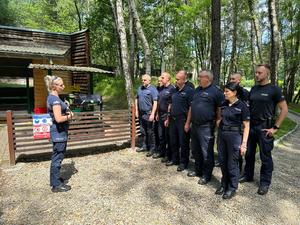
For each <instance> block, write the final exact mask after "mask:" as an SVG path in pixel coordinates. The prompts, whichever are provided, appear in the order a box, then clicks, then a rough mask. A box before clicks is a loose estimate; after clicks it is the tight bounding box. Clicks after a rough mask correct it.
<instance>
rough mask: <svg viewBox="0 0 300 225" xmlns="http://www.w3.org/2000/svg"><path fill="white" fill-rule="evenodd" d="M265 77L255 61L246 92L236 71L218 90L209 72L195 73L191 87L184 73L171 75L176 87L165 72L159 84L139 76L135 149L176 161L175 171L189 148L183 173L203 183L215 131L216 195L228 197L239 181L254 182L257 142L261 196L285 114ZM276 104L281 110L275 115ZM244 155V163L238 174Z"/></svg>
mask: <svg viewBox="0 0 300 225" xmlns="http://www.w3.org/2000/svg"><path fill="white" fill-rule="evenodd" d="M269 75H270V67H269V65H267V64H259V65H257V66H256V70H255V79H256V82H257V84H256V85H255V86H254V87H252V89H251V90H250V92H248V91H247V90H246V89H244V88H242V87H241V86H240V85H239V84H240V81H241V74H239V73H235V74H232V75H231V76H230V82H229V83H227V84H226V85H225V87H224V90H223V91H221V90H220V88H218V87H217V86H216V85H214V84H213V78H214V77H213V73H212V72H211V71H209V70H203V71H201V72H200V73H199V77H198V81H199V86H198V87H197V88H196V89H195V87H194V85H193V84H192V83H190V82H189V81H188V80H187V73H186V72H185V71H179V72H178V73H177V74H176V86H173V85H172V84H171V82H170V81H171V76H170V74H169V73H167V72H164V73H162V74H161V76H160V78H159V84H160V85H158V87H154V86H153V85H151V77H150V76H149V75H147V74H145V75H143V76H142V85H141V86H140V87H139V89H138V92H137V97H136V117H137V118H139V121H140V125H141V126H140V128H141V137H142V146H141V148H139V149H138V150H137V151H138V152H143V151H148V152H147V154H146V156H147V157H151V156H152V157H153V158H162V160H161V161H162V162H163V163H165V165H166V166H172V165H177V166H178V167H177V171H179V172H180V171H183V170H185V169H187V168H188V164H189V161H190V147H191V152H192V155H193V157H194V159H195V167H194V170H190V171H188V173H187V175H188V176H189V177H195V176H198V177H199V178H200V179H199V182H198V183H199V184H201V185H205V184H207V183H208V182H209V181H210V180H211V177H212V171H213V168H214V166H215V161H214V143H215V131H216V129H217V131H218V132H217V151H218V160H217V161H218V163H219V164H220V167H221V171H222V179H221V182H220V183H221V184H220V187H219V188H218V189H217V190H216V192H215V193H216V194H217V195H222V197H223V199H230V198H232V197H233V196H234V195H235V194H236V190H237V188H238V183H239V182H240V183H243V182H251V181H253V177H254V165H255V154H256V147H257V145H258V146H259V153H260V159H261V170H260V182H259V188H258V191H257V193H258V194H260V195H264V194H266V193H267V192H268V190H269V186H270V184H271V178H272V171H273V161H272V154H271V151H272V149H273V143H274V134H275V133H276V131H277V130H278V129H279V127H280V125H281V123H282V122H283V120H284V118H285V116H286V115H287V112H288V108H287V104H286V101H285V100H284V97H283V96H282V93H281V90H280V88H279V87H277V86H275V85H272V84H270V83H269ZM276 108H279V109H280V110H279V114H278V115H277V114H276V112H277V111H276ZM155 128H156V129H157V132H155ZM155 133H156V134H157V135H155ZM155 136H158V137H157V141H155V140H156V139H155ZM243 155H245V161H246V163H245V167H244V172H243V174H242V175H240V172H241V171H242V163H243V158H242V156H243Z"/></svg>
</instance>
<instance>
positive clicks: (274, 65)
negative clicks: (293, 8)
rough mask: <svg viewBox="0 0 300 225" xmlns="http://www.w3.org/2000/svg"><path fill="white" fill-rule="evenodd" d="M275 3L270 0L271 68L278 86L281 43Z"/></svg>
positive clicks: (272, 76)
mask: <svg viewBox="0 0 300 225" xmlns="http://www.w3.org/2000/svg"><path fill="white" fill-rule="evenodd" d="M275 1H276V0H268V11H269V22H270V30H271V51H270V66H271V83H272V84H277V78H278V60H279V41H280V34H279V27H278V21H277V13H276V3H275Z"/></svg>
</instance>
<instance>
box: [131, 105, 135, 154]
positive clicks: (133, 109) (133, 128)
mask: <svg viewBox="0 0 300 225" xmlns="http://www.w3.org/2000/svg"><path fill="white" fill-rule="evenodd" d="M135 135H136V126H135V105H133V106H132V107H131V149H132V150H134V149H135Z"/></svg>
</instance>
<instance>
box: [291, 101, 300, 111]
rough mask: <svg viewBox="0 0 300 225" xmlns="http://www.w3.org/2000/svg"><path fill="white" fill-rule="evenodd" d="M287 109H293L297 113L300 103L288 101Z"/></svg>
mask: <svg viewBox="0 0 300 225" xmlns="http://www.w3.org/2000/svg"><path fill="white" fill-rule="evenodd" d="M289 110H293V111H295V112H297V113H300V104H296V103H289Z"/></svg>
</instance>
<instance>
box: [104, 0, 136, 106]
mask: <svg viewBox="0 0 300 225" xmlns="http://www.w3.org/2000/svg"><path fill="white" fill-rule="evenodd" d="M110 3H111V6H112V9H113V10H114V9H116V12H117V13H116V14H115V16H116V18H115V20H116V21H117V22H116V24H117V30H118V33H119V38H120V43H121V53H122V66H123V72H124V77H125V85H126V87H125V88H126V95H127V101H128V107H129V108H131V107H132V106H133V105H134V97H133V85H132V80H131V76H130V74H129V65H128V44H127V38H126V29H125V22H124V16H123V3H122V0H116V5H115V4H114V0H110Z"/></svg>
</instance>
